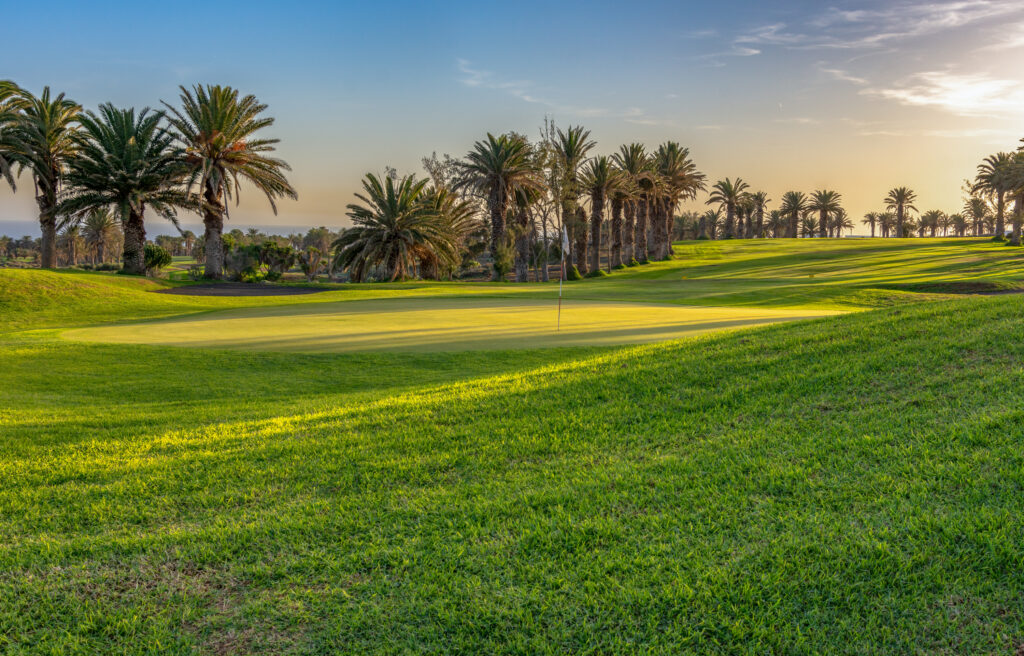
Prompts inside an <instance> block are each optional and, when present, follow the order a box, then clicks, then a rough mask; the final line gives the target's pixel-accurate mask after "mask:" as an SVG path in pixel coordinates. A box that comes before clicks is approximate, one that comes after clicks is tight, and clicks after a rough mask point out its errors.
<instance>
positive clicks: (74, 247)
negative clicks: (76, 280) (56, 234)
mask: <svg viewBox="0 0 1024 656" xmlns="http://www.w3.org/2000/svg"><path fill="white" fill-rule="evenodd" d="M63 227H64V229H63V230H62V231H61V233H60V241H61V242H62V243H63V244H64V249H65V251H66V252H67V258H66V260H65V262H67V264H68V266H73V267H75V266H78V252H79V248H78V247H79V246H80V245H81V243H82V228H81V226H80V225H79V223H78V222H77V221H72V222H69V223H66V224H65V225H64V226H63Z"/></svg>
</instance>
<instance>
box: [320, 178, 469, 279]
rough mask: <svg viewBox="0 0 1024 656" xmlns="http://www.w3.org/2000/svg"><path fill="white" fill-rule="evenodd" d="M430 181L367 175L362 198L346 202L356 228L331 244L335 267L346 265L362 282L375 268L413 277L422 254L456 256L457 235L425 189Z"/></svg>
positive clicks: (445, 257) (343, 267) (359, 195)
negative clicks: (451, 230)
mask: <svg viewBox="0 0 1024 656" xmlns="http://www.w3.org/2000/svg"><path fill="white" fill-rule="evenodd" d="M428 181H429V180H426V179H424V180H420V181H418V182H417V181H416V179H415V177H414V176H411V175H407V176H405V177H403V178H402V179H401V180H399V181H397V183H396V181H395V180H394V179H393V178H392V177H391V176H383V181H382V180H381V178H379V177H377V176H375V175H374V174H372V173H368V174H366V177H365V178H364V179H363V193H360V194H356V198H358V199H359V200H360V201H362V203H361V204H360V203H352V204H350V205H348V212H347V214H348V216H349V217H351V219H352V222H353V224H354V227H352V228H350V229H348V230H346V231H345V232H344V233H343V234H342V235H341V237H339V238H338V239H336V240H335V241H334V243H333V244H332V247H333V249H334V250H335V268H337V269H348V271H349V273H350V275H351V276H352V280H353V281H354V282H362V281H363V280H365V279H366V277H367V275H369V274H370V273H371V272H372V270H373V269H374V268H376V267H378V266H379V267H383V268H384V269H385V270H386V271H387V274H388V275H389V276H390V280H392V281H394V280H398V279H400V278H406V277H408V276H410V275H411V274H412V273H413V271H414V270H415V267H416V264H417V263H418V262H420V261H421V260H422V259H423V258H424V257H427V256H428V253H429V257H436V258H438V259H439V260H450V261H454V260H455V259H457V257H458V248H457V238H456V236H455V235H453V234H451V232H450V230H449V229H448V226H447V225H446V223H445V221H444V220H443V218H442V217H441V216H440V215H439V213H438V208H437V204H436V201H435V199H433V198H431V197H430V196H428V195H427V194H425V193H424V188H425V187H426V185H427V182H428Z"/></svg>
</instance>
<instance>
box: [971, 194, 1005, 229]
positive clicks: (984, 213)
mask: <svg viewBox="0 0 1024 656" xmlns="http://www.w3.org/2000/svg"><path fill="white" fill-rule="evenodd" d="M964 214H965V215H966V216H967V218H968V219H970V222H971V225H972V226H973V228H974V236H975V237H978V236H980V235H981V226H982V224H983V223H985V220H986V219H987V218H988V214H989V206H988V203H987V202H986V201H985V199H984V198H981V197H980V196H976V195H972V196H970V197H969V198H968V199H967V200H966V201H964ZM1004 229H1005V228H1004Z"/></svg>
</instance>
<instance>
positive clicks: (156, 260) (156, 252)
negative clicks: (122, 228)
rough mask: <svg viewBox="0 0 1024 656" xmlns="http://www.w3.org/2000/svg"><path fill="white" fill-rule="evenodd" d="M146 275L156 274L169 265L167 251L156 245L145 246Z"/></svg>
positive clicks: (169, 259) (170, 259)
mask: <svg viewBox="0 0 1024 656" xmlns="http://www.w3.org/2000/svg"><path fill="white" fill-rule="evenodd" d="M144 257H145V261H146V275H150V274H152V273H156V272H157V271H159V270H160V269H162V268H164V267H165V266H167V265H168V264H170V263H171V261H172V258H171V254H170V253H168V252H167V249H165V248H163V247H161V246H157V245H156V244H146V249H145V256H144Z"/></svg>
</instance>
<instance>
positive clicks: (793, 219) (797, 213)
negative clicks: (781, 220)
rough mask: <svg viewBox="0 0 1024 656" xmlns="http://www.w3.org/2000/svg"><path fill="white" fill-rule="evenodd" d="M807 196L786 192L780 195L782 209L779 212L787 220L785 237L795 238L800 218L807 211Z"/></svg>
mask: <svg viewBox="0 0 1024 656" xmlns="http://www.w3.org/2000/svg"><path fill="white" fill-rule="evenodd" d="M807 205H808V200H807V196H805V195H804V192H802V191H787V192H786V193H784V194H782V207H780V208H779V211H780V212H782V214H783V215H785V216H786V217H788V218H789V230H788V233H787V234H786V236H787V237H796V236H797V228H798V226H799V223H800V217H801V216H803V214H804V212H806V211H807Z"/></svg>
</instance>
